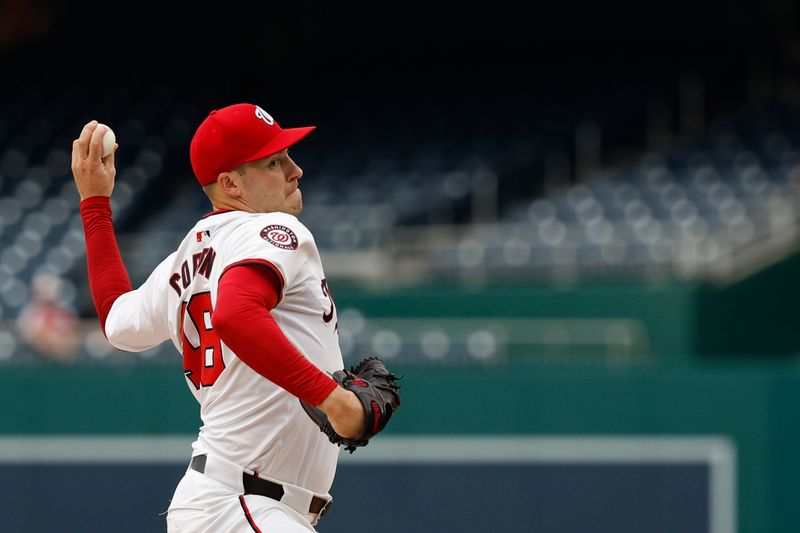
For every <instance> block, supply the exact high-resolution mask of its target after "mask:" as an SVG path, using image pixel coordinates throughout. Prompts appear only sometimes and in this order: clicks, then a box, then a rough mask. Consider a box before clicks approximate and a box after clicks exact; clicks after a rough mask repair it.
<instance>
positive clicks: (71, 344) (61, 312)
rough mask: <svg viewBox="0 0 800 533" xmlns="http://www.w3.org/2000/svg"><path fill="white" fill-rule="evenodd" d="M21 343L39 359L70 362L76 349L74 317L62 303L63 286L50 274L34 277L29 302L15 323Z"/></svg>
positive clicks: (58, 279) (72, 311)
mask: <svg viewBox="0 0 800 533" xmlns="http://www.w3.org/2000/svg"><path fill="white" fill-rule="evenodd" d="M17 321H18V323H17V325H18V328H19V332H20V335H21V336H22V340H23V341H24V342H25V343H26V344H27V345H28V346H30V347H31V348H33V350H34V351H35V352H36V353H37V354H38V355H39V356H41V357H42V358H43V359H46V360H51V361H59V362H64V361H71V360H72V359H73V358H74V356H75V353H76V351H77V350H78V347H79V346H80V338H79V336H78V334H79V331H78V317H77V315H76V313H75V311H74V310H73V309H71V308H70V307H68V306H66V305H65V304H64V302H63V282H62V281H61V279H60V278H59V277H57V276H54V275H52V274H37V275H35V276H34V277H33V281H32V282H31V292H30V301H29V302H28V303H27V304H26V305H24V306H23V307H22V309H21V310H20V313H19V317H18V319H17Z"/></svg>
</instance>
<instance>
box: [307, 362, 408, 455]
mask: <svg viewBox="0 0 800 533" xmlns="http://www.w3.org/2000/svg"><path fill="white" fill-rule="evenodd" d="M333 379H335V380H336V381H337V382H338V383H339V384H340V385H341V386H342V387H344V388H345V389H347V390H349V391H352V392H354V393H355V395H356V397H358V399H359V400H360V401H361V405H362V407H363V408H364V431H363V433H362V434H361V435H360V436H359V437H357V438H353V439H346V438H344V437H342V436H341V435H339V434H338V433H336V432H335V431H334V430H333V426H331V423H330V422H329V421H328V417H327V416H326V415H325V413H323V412H322V411H320V410H319V409H317V408H316V407H314V406H313V405H311V404H309V403H308V402H305V401H303V400H300V403H301V404H302V405H303V409H305V411H306V413H308V416H310V417H311V420H313V421H314V423H315V424H317V425H318V426H319V428H320V431H322V432H323V433H325V434H326V435H327V436H328V439H329V440H330V441H331V442H332V443H334V444H337V445H339V446H344V448H345V449H346V450H347V451H349V452H350V453H353V452H354V451H355V450H356V448H359V447H362V446H366V445H367V444H369V441H370V439H371V438H372V437H374V436H375V435H377V434H378V433H379V432H381V431H382V430H383V428H385V427H386V423H387V422H389V419H390V418H391V417H392V414H394V412H395V411H396V410H397V408H398V407H400V394H399V393H398V389H400V385H398V384H397V381H398V380H399V379H400V377H399V376H395V375H394V374H392V373H391V372H389V371H388V370H387V369H386V366H385V365H384V364H383V361H382V360H381V358H380V357H377V356H370V357H367V358H365V359H363V360H362V361H361V362H360V363H358V364H357V365H355V366H351V367H350V371H349V372H348V371H347V370H344V369H342V370H337V371H336V372H334V373H333Z"/></svg>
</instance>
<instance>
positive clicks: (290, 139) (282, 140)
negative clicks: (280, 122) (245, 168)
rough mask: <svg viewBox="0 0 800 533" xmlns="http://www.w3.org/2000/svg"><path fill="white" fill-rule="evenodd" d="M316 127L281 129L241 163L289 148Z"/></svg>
mask: <svg viewBox="0 0 800 533" xmlns="http://www.w3.org/2000/svg"><path fill="white" fill-rule="evenodd" d="M316 128H317V127H316V126H304V127H302V128H286V129H282V130H281V131H280V133H278V134H277V135H276V136H275V137H273V138H272V139H271V140H270V141H269V142H268V143H267V144H265V145H264V146H262V147H261V149H259V150H258V151H257V152H256V153H254V154H253V155H251V156H249V157H248V158H247V159H245V160H244V161H242V163H249V162H250V161H256V160H258V159H263V158H265V157H268V156H271V155H272V154H277V153H278V152H280V151H281V150H284V149H286V148H289V147H290V146H292V145H293V144H294V143H296V142H297V141H299V140H301V139H302V138H303V137H305V136H306V135H308V134H309V133H311V132H312V131H314V130H315V129H316Z"/></svg>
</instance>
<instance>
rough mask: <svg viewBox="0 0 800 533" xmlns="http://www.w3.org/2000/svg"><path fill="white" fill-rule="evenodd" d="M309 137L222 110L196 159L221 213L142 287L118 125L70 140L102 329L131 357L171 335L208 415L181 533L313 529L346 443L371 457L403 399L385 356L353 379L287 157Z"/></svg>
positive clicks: (181, 514) (177, 518)
mask: <svg viewBox="0 0 800 533" xmlns="http://www.w3.org/2000/svg"><path fill="white" fill-rule="evenodd" d="M313 129H314V126H309V127H302V128H281V127H280V126H279V125H278V123H277V122H276V121H275V119H274V118H273V117H272V116H271V115H270V114H269V113H267V112H266V111H265V110H264V109H262V108H261V107H258V106H256V105H253V104H249V103H241V104H234V105H230V106H228V107H224V108H222V109H218V110H214V111H212V112H211V113H210V114H209V115H208V116H207V117H206V118H205V120H204V121H203V122H202V123H201V124H200V125H199V127H198V128H197V130H196V132H195V134H194V137H193V139H192V142H191V146H190V150H189V152H190V160H191V165H192V169H193V171H194V174H195V178H196V179H197V181H198V184H199V186H200V187H202V189H203V191H204V193H205V194H206V195H207V197H208V199H209V201H210V204H211V208H210V210H209V212H208V213H207V214H206V215H205V216H203V217H202V218H200V219H199V220H198V221H197V222H196V223H195V225H194V227H192V228H191V229H190V230H189V231H188V232H187V233H186V236H185V237H184V239H183V240H182V241H181V242H180V243H178V244H177V248H176V250H175V251H174V252H172V253H171V254H170V255H169V256H167V257H166V258H165V259H164V260H163V261H162V262H161V263H160V264H159V265H158V266H157V267H156V268H155V270H153V272H152V273H151V275H150V276H149V277H148V279H147V280H146V281H145V282H144V283H143V284H142V285H141V286H140V287H138V288H136V289H133V288H132V286H131V282H130V279H129V277H128V273H127V271H126V268H125V265H124V263H123V261H122V258H121V255H120V253H119V249H118V246H117V243H116V237H115V234H114V228H113V221H112V216H111V209H110V196H111V194H112V191H113V188H114V179H115V176H116V168H115V165H114V152H112V153H111V154H110V155H107V156H105V157H103V147H102V140H103V136H104V134H105V132H106V130H107V127H106V126H104V125H102V124H99V123H98V122H97V121H91V122H89V123H88V124H86V125H85V126H84V128H83V130H82V131H81V133H80V135H79V137H78V138H77V139H75V141H74V142H73V147H72V172H73V177H74V180H75V184H76V187H77V189H78V192H79V194H80V198H81V203H80V211H81V216H82V218H83V224H84V231H85V236H86V248H87V266H88V276H89V281H90V286H91V291H92V297H93V300H94V304H95V308H96V310H97V314H98V317H99V321H100V326H101V328H102V331H103V332H104V334H105V336H106V337H107V338H108V340H109V342H110V343H111V344H112V345H113V346H115V347H116V348H118V349H120V350H125V351H131V352H136V351H142V350H147V349H150V348H152V347H155V346H157V345H159V344H160V343H162V342H164V341H166V340H171V341H172V343H173V345H174V346H175V348H176V349H177V351H178V353H179V354H180V355H181V356H182V359H183V369H184V374H185V377H186V385H187V386H188V388H189V390H190V391H191V393H192V394H193V395H194V397H195V398H196V399H197V402H198V404H199V408H200V417H201V420H202V426H201V427H200V428H199V432H198V435H197V439H196V440H195V441H194V443H193V445H192V448H193V450H192V453H191V457H188V453H187V462H188V466H187V470H186V473H185V475H184V476H183V478H182V479H181V481H180V483H179V484H178V486H177V487H176V489H175V492H174V495H173V498H172V500H171V503H170V506H169V511H168V514H167V526H168V531H170V532H180V531H183V532H191V533H196V532H208V533H223V532H253V531H256V532H264V533H267V532H270V533H295V532H303V531H306V532H307V531H315V529H314V526H315V525H316V524H317V523H318V521H319V519H320V517H322V516H323V515H324V513H325V512H326V511H327V510H328V508H329V507H330V505H331V502H332V497H331V495H330V493H329V490H330V488H331V486H332V483H333V479H334V473H335V470H336V463H337V458H338V455H339V452H340V447H345V448H346V449H347V450H348V451H350V452H351V453H352V452H353V451H354V450H355V449H356V448H358V447H360V446H365V445H366V444H367V443H368V442H369V440H370V438H372V437H373V436H375V434H377V433H378V432H380V431H381V430H383V428H384V427H385V425H386V423H387V421H388V420H389V418H390V417H391V416H392V414H393V412H394V411H395V410H396V409H397V408H398V406H399V404H400V398H399V394H398V388H399V387H398V384H397V377H396V376H394V375H393V374H392V373H391V372H389V371H388V370H387V369H386V368H385V366H384V365H383V362H382V361H381V359H380V358H379V357H376V356H372V357H366V358H365V359H364V360H363V361H362V362H361V363H360V364H358V365H355V366H354V367H351V368H350V369H349V370H345V369H344V368H343V361H342V355H341V352H340V349H339V343H338V331H337V314H336V305H335V303H334V298H333V294H332V292H331V288H330V286H329V284H328V280H327V279H326V277H325V272H324V270H323V268H322V263H321V260H320V254H319V251H318V250H317V247H316V244H315V242H314V238H313V236H312V234H311V233H310V232H309V230H308V228H306V227H305V226H304V225H303V224H302V223H301V222H300V221H299V220H298V218H297V215H298V214H299V213H300V211H301V209H302V207H303V196H302V192H301V190H300V187H299V185H300V180H301V178H302V176H303V171H302V169H301V168H300V167H299V166H298V165H297V163H296V162H295V161H294V160H293V159H292V157H291V156H290V155H289V150H288V149H289V147H290V146H292V145H293V144H295V143H296V142H298V141H300V140H301V139H303V138H304V137H306V136H307V135H308V134H309V133H310V132H311V131H312V130H313ZM117 148H118V145H116V144H115V147H114V151H116V149H117Z"/></svg>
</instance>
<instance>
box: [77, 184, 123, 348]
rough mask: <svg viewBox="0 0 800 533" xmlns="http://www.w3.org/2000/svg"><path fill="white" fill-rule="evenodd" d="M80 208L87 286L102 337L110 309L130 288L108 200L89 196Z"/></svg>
mask: <svg viewBox="0 0 800 533" xmlns="http://www.w3.org/2000/svg"><path fill="white" fill-rule="evenodd" d="M80 207H81V218H82V219H83V233H84V235H85V236H86V264H87V267H88V270H89V287H90V288H91V290H92V299H93V300H94V307H95V309H97V316H98V317H99V319H100V327H101V328H102V329H103V334H105V331H106V319H107V318H108V313H109V312H110V311H111V306H112V305H114V301H116V299H117V298H119V297H120V296H121V295H123V294H125V293H126V292H130V291H131V290H133V287H132V286H131V280H130V277H128V271H127V270H126V269H125V263H123V262H122V256H121V255H120V253H119V247H118V246H117V237H116V235H115V234H114V224H113V221H112V220H111V199H110V198H108V197H107V196H92V197H90V198H86V199H85V200H82V201H81V205H80Z"/></svg>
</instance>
